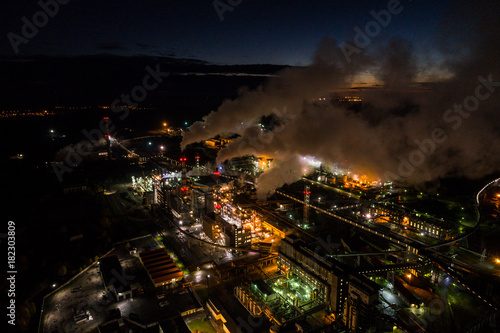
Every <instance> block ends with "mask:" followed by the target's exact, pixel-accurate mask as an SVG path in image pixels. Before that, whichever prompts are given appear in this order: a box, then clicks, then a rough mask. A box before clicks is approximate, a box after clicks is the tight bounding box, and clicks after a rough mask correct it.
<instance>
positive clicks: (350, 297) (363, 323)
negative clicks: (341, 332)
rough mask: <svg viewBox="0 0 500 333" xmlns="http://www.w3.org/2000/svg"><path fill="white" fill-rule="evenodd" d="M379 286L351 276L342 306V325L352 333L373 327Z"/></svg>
mask: <svg viewBox="0 0 500 333" xmlns="http://www.w3.org/2000/svg"><path fill="white" fill-rule="evenodd" d="M379 288H380V287H379V286H378V285H377V284H376V283H375V282H373V281H371V280H368V279H365V278H359V277H356V276H351V277H350V279H349V287H348V290H347V302H345V305H344V316H343V317H342V319H343V322H344V324H345V325H346V326H347V328H348V329H349V330H351V331H353V332H366V330H367V329H368V328H370V327H373V326H374V325H375V316H374V311H373V309H374V307H375V305H376V304H377V303H378V290H379Z"/></svg>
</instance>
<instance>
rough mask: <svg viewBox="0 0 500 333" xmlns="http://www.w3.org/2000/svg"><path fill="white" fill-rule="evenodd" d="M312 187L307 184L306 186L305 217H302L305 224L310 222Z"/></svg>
mask: <svg viewBox="0 0 500 333" xmlns="http://www.w3.org/2000/svg"><path fill="white" fill-rule="evenodd" d="M310 189H311V187H310V186H309V185H308V184H306V185H305V187H304V217H303V219H302V223H303V224H309V203H310V202H311V191H310Z"/></svg>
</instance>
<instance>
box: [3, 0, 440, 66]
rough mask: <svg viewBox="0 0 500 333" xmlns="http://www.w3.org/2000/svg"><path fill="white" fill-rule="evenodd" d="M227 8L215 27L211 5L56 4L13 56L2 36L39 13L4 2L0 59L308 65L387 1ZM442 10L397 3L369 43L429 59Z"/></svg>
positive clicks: (257, 2)
mask: <svg viewBox="0 0 500 333" xmlns="http://www.w3.org/2000/svg"><path fill="white" fill-rule="evenodd" d="M61 1H63V0H61ZM64 1H66V0H64ZM227 1H228V0H221V3H227ZM230 2H232V3H233V4H237V5H236V6H233V9H232V11H225V12H224V13H223V14H222V15H223V18H224V19H223V20H222V21H221V19H220V17H219V15H218V13H217V11H216V10H215V8H214V5H213V1H212V0H196V1H193V0H183V1H150V0H145V1H138V0H120V1H118V0H108V1H96V0H90V1H81V0H73V1H69V2H68V3H67V4H65V5H59V13H57V14H56V15H55V16H54V17H53V18H49V20H48V23H47V24H46V25H45V26H43V27H41V28H39V32H38V34H37V35H36V36H35V37H33V38H31V39H30V40H29V42H28V43H27V44H20V45H19V52H18V53H17V54H16V53H15V52H14V50H13V48H12V46H11V43H10V42H9V39H8V37H7V35H8V33H9V32H13V33H15V34H18V35H21V28H22V25H23V22H22V21H21V18H22V17H24V16H25V17H27V18H28V19H29V20H30V21H32V18H33V15H34V14H35V13H36V12H38V11H39V10H40V6H39V5H38V3H37V1H34V0H30V1H28V0H20V1H14V0H8V2H7V3H5V2H2V5H1V6H2V7H3V10H2V11H1V17H0V22H1V23H0V27H1V30H2V43H1V44H0V54H1V55H2V56H3V57H13V56H33V55H51V56H56V55H69V56H73V55H93V54H101V53H109V54H116V55H125V56H129V55H151V56H175V57H180V58H196V59H201V60H206V61H210V62H214V63H219V64H236V63H239V64H255V63H273V64H288V65H307V64H309V63H310V62H311V57H312V55H313V53H314V50H315V48H316V46H317V45H318V43H319V42H320V41H321V39H322V38H324V37H325V36H328V37H331V38H334V39H336V40H337V41H339V42H340V41H344V40H349V39H352V38H353V37H354V35H355V32H354V27H355V26H359V27H361V28H363V27H364V25H365V24H366V23H367V22H369V21H370V20H373V17H372V16H371V15H370V11H372V10H373V11H376V12H378V11H380V10H382V9H386V8H387V4H388V1H386V0H384V1H333V0H315V1H284V0H273V1H268V0H266V1H264V0H252V1H239V0H230ZM238 3H239V4H238ZM449 5H450V4H449V1H410V0H402V1H401V5H400V6H402V8H403V10H402V11H401V13H399V14H397V15H394V16H393V17H392V19H391V22H390V24H389V25H388V26H387V27H385V28H382V31H381V33H380V34H379V35H378V36H377V38H376V39H377V40H386V39H388V38H390V37H394V36H401V37H403V38H405V39H408V40H409V41H411V42H412V43H413V44H414V45H415V51H416V54H417V57H420V58H424V56H425V57H428V56H429V54H432V52H431V51H429V50H431V49H432V45H433V44H434V43H435V42H436V36H437V30H438V26H439V24H440V21H441V17H442V15H443V14H444V13H446V12H447V11H448V7H449ZM422 61H423V60H422Z"/></svg>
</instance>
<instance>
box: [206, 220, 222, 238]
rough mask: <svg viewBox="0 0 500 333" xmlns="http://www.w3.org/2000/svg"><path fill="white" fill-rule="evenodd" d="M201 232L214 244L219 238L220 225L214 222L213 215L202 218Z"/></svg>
mask: <svg viewBox="0 0 500 333" xmlns="http://www.w3.org/2000/svg"><path fill="white" fill-rule="evenodd" d="M203 232H205V235H206V236H207V237H208V238H210V239H211V240H212V241H213V242H216V241H218V240H219V239H220V237H221V232H222V229H221V225H220V223H217V222H216V216H215V214H214V213H211V214H207V215H205V216H204V217H203Z"/></svg>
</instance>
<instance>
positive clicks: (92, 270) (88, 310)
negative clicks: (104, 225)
mask: <svg viewBox="0 0 500 333" xmlns="http://www.w3.org/2000/svg"><path fill="white" fill-rule="evenodd" d="M152 244H157V243H156V240H155V239H154V238H153V237H151V236H149V237H144V238H140V239H136V240H130V241H127V242H123V243H120V244H116V246H115V248H114V249H113V251H111V252H110V253H108V254H107V255H108V256H112V255H116V256H117V257H118V259H119V262H120V264H121V266H122V267H123V269H124V274H123V275H122V276H117V277H116V278H117V279H118V280H119V281H120V283H122V284H123V285H124V286H126V285H130V287H131V289H132V295H133V296H132V298H130V299H126V300H122V301H119V302H117V301H115V299H114V297H113V295H111V294H110V293H106V292H105V287H104V284H103V281H102V279H101V275H100V272H99V265H98V263H94V264H92V265H91V266H89V267H88V268H87V269H85V270H84V271H82V272H81V273H80V274H79V275H77V276H75V277H74V278H73V279H71V280H70V281H69V282H68V283H66V284H65V285H63V286H61V287H59V288H58V289H57V290H55V291H54V293H53V294H51V295H50V296H48V297H47V298H46V299H45V303H44V307H43V309H42V311H43V312H42V323H41V328H42V331H43V332H77V331H78V332H92V331H97V327H98V325H103V324H104V323H106V322H108V321H109V320H112V319H114V318H115V319H116V317H117V315H119V316H121V317H123V318H130V314H132V317H134V318H136V319H139V321H140V322H154V321H160V320H162V319H163V318H165V317H167V316H168V315H169V312H170V311H171V308H173V310H176V309H175V307H169V306H166V305H167V304H165V302H163V304H160V303H162V300H161V299H158V296H157V290H156V289H155V287H154V286H153V284H152V283H151V281H150V279H149V277H148V275H147V273H146V271H145V270H144V268H143V266H142V264H141V262H140V260H139V258H138V252H141V251H144V250H146V249H150V248H151V246H152ZM156 246H157V245H156ZM134 248H137V251H132V249H134ZM134 252H137V253H134ZM115 309H119V310H120V312H119V313H118V312H117V311H116V310H115ZM113 310H115V311H113Z"/></svg>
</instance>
